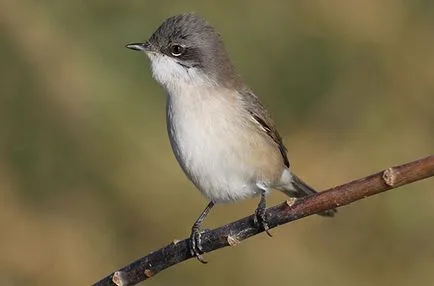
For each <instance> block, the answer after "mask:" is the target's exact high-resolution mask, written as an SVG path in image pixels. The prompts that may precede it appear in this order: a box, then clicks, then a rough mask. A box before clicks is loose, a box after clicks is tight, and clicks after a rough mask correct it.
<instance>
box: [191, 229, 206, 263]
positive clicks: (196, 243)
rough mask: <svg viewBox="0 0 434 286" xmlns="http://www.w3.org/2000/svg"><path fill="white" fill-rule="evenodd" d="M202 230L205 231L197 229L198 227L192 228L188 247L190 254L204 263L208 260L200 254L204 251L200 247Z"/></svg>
mask: <svg viewBox="0 0 434 286" xmlns="http://www.w3.org/2000/svg"><path fill="white" fill-rule="evenodd" d="M204 232H205V231H199V230H198V229H193V230H192V231H191V234H190V240H189V247H190V254H191V256H193V257H196V258H197V260H199V261H200V262H202V263H203V264H206V263H208V261H206V260H205V259H204V258H203V255H202V254H204V251H203V248H202V239H201V236H202V233H204Z"/></svg>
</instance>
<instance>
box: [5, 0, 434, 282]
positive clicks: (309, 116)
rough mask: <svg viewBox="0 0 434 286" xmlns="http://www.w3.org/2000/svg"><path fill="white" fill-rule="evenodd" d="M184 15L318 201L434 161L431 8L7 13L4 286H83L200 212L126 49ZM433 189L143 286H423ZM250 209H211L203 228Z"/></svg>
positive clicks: (351, 209)
mask: <svg viewBox="0 0 434 286" xmlns="http://www.w3.org/2000/svg"><path fill="white" fill-rule="evenodd" d="M187 11H197V12H199V13H200V14H202V15H204V16H205V17H206V18H207V19H208V20H209V21H210V22H211V23H212V24H213V25H214V26H215V27H216V28H217V30H218V31H219V32H220V33H221V34H222V36H223V38H224V40H225V43H226V47H227V49H228V51H229V54H230V55H231V58H232V59H233V62H234V64H235V66H236V67H237V69H238V71H239V72H240V74H242V75H243V77H244V78H245V80H246V81H247V83H248V84H249V85H250V86H251V87H252V88H253V90H255V92H256V93H257V94H258V95H259V97H260V98H261V99H262V101H263V102H264V104H265V105H266V106H267V107H268V109H269V110H270V112H271V113H272V115H273V117H274V119H275V121H276V123H277V126H278V128H279V130H280V133H281V134H282V136H283V137H284V140H285V144H286V145H287V147H288V150H289V156H290V159H291V162H292V166H293V170H294V171H295V172H296V173H297V174H298V175H299V176H301V177H302V178H303V179H304V180H306V181H307V182H309V183H310V184H311V185H312V186H314V187H315V188H317V189H319V190H323V189H326V188H329V187H332V186H335V185H338V184H341V183H344V182H347V181H349V180H352V179H356V178H359V177H363V176H365V175H368V174H371V173H374V172H377V171H379V170H381V169H384V168H386V167H389V166H391V165H396V164H401V163H405V162H407V161H411V160H414V159H417V158H420V157H423V156H426V155H429V154H432V153H433V150H434V143H433V142H434V4H433V2H432V1H422V0H419V1H391V0H381V1H377V0H367V1H344V0H340V1H338V0H336V1H319V0H318V1H296V0H294V1H283V0H277V1H266V2H265V1H209V2H205V1H184V2H181V1H139V0H137V1H113V0H104V1H102V0H99V1H97V0H95V1H83V0H77V1H30V0H27V1H26V0H18V1H12V0H9V1H8V0H3V1H0V62H1V64H0V90H1V93H0V229H1V230H0V277H1V282H0V284H1V285H89V284H91V283H93V282H96V281H97V280H99V279H100V278H102V277H103V276H105V275H106V274H109V273H110V272H112V271H114V270H116V269H117V268H119V267H121V266H123V265H125V264H127V263H129V262H131V261H133V260H135V259H136V258H138V257H140V256H143V255H145V254H147V253H149V252H150V251H152V250H155V249H158V248H160V247H162V246H164V245H166V244H167V243H169V242H170V241H172V240H174V239H182V238H184V237H186V235H188V233H189V230H190V227H191V225H192V223H193V221H194V220H195V219H196V217H197V216H198V215H199V213H200V212H201V211H202V209H203V208H204V207H205V205H206V201H205V199H204V198H203V197H202V196H201V195H200V193H199V192H198V191H197V190H195V188H194V187H193V185H192V184H191V183H190V182H189V181H188V180H187V179H186V178H185V176H184V175H183V173H182V171H181V169H180V168H179V167H178V165H177V163H176V161H175V159H174V156H173V155H172V152H171V149H170V146H169V143H168V139H167V135H166V130H165V114H164V104H165V103H164V101H165V96H164V92H163V90H162V89H161V88H160V87H159V86H158V85H157V84H156V83H155V82H154V81H153V79H152V76H151V73H150V71H149V63H148V61H147V59H146V58H145V56H144V55H141V54H140V53H137V52H132V51H130V50H127V49H125V48H124V45H125V44H126V43H130V42H137V41H142V40H146V39H147V38H148V37H149V36H150V35H151V33H152V32H153V30H154V29H155V28H157V27H158V26H159V24H160V23H161V22H162V21H163V20H164V19H165V18H167V17H169V16H172V15H174V14H179V13H182V12H187ZM433 188H434V181H433V179H430V180H426V181H423V182H418V183H415V184H413V185H409V186H405V187H402V188H400V189H399V190H397V191H391V192H387V193H384V194H382V195H379V196H376V197H372V198H369V199H367V200H362V201H359V202H357V203H355V204H353V205H351V206H348V207H344V208H341V209H340V213H339V215H338V216H337V217H336V218H334V219H332V220H331V219H321V218H320V217H317V216H312V217H309V218H307V219H303V220H300V221H297V222H295V223H291V224H288V225H285V226H282V227H280V228H277V229H274V230H273V231H272V232H273V234H274V236H273V238H268V237H267V236H266V235H259V236H256V237H254V238H252V239H250V240H247V241H245V242H243V243H242V244H241V245H239V246H237V247H234V248H225V249H222V250H219V251H217V252H215V253H211V254H208V255H206V259H207V260H209V261H210V263H209V264H208V265H206V266H204V265H201V264H199V263H198V262H196V261H194V260H191V261H188V262H185V263H182V264H180V265H177V266H176V267H174V268H170V269H168V270H166V271H164V272H162V273H160V274H159V275H158V276H156V277H155V278H153V279H151V280H149V281H147V282H146V283H147V284H149V285H264V284H268V285H298V286H303V285H334V286H341V285H342V286H343V285H356V286H357V285H382V286H383V285H432V281H433V280H434V271H433V269H434V228H433V221H434V210H433V209H434V192H433ZM284 199H285V197H284V196H283V195H282V194H280V193H274V194H272V195H271V196H270V197H269V200H268V203H269V205H272V204H276V203H278V202H280V201H283V200H284ZM256 204H257V200H256V199H251V200H247V201H244V202H239V203H234V204H229V205H219V206H217V207H216V208H215V209H214V210H213V211H212V213H211V215H210V216H209V218H208V219H207V221H206V223H205V226H206V227H209V228H211V227H216V226H219V225H222V224H225V223H227V222H229V221H232V220H235V219H238V218H240V217H244V216H246V215H249V214H251V213H252V212H253V210H254V208H255V206H256ZM144 284H145V283H144Z"/></svg>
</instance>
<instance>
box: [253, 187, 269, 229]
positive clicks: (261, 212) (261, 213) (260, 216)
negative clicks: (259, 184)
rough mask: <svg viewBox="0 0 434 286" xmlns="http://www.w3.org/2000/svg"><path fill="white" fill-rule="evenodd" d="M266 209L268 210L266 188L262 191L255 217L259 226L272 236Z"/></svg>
mask: <svg viewBox="0 0 434 286" xmlns="http://www.w3.org/2000/svg"><path fill="white" fill-rule="evenodd" d="M265 210H266V201H265V190H262V191H261V200H260V201H259V204H258V207H257V208H256V210H255V218H254V222H255V224H257V225H258V226H259V227H262V229H263V230H265V232H266V233H267V234H268V236H270V237H271V236H272V235H271V233H270V231H269V227H268V222H267V218H266V217H265Z"/></svg>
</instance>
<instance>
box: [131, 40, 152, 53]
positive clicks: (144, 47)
mask: <svg viewBox="0 0 434 286" xmlns="http://www.w3.org/2000/svg"><path fill="white" fill-rule="evenodd" d="M125 47H126V48H128V49H131V50H135V51H142V52H149V51H150V50H151V45H150V44H149V42H145V43H132V44H128V45H125Z"/></svg>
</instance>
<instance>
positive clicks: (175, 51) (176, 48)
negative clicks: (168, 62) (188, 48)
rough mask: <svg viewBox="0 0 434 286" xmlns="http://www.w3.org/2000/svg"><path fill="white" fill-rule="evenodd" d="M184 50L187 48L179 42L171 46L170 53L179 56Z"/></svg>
mask: <svg viewBox="0 0 434 286" xmlns="http://www.w3.org/2000/svg"><path fill="white" fill-rule="evenodd" d="M184 50H185V48H184V47H183V46H181V45H178V44H173V45H172V46H170V53H171V54H172V56H174V57H179V56H180V55H182V54H183V53H184Z"/></svg>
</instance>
